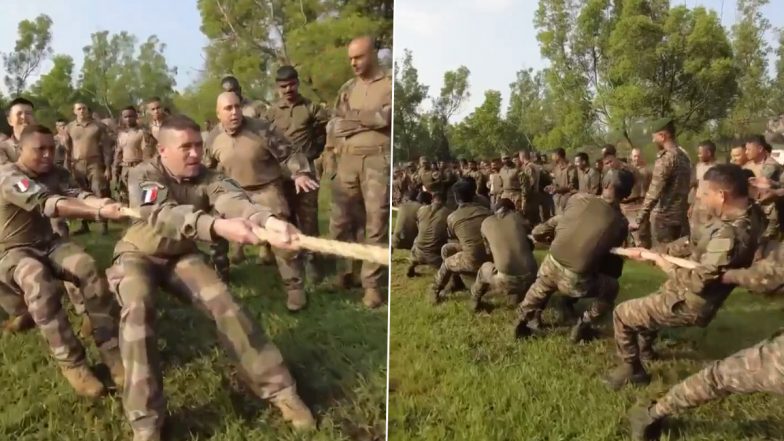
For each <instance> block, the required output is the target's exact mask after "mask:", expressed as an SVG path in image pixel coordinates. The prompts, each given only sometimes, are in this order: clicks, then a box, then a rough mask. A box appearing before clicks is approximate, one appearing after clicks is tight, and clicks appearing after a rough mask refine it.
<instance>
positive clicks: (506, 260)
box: [471, 198, 536, 312]
mask: <svg viewBox="0 0 784 441" xmlns="http://www.w3.org/2000/svg"><path fill="white" fill-rule="evenodd" d="M528 230H529V228H528V225H527V222H526V220H525V219H524V218H523V215H522V214H521V213H519V212H516V211H515V207H514V204H513V203H512V201H510V200H509V199H505V198H502V199H501V200H499V201H498V204H497V206H496V209H495V213H494V214H493V215H492V216H490V217H487V218H485V220H483V221H482V225H481V227H480V232H481V234H482V239H483V240H484V244H485V248H486V249H487V253H488V255H489V256H490V257H491V258H492V261H491V262H485V263H483V264H482V266H481V267H479V271H478V272H477V273H476V281H475V282H474V285H473V286H472V287H471V298H472V299H473V303H474V305H473V306H474V311H475V312H476V311H480V310H482V309H483V308H484V307H483V304H482V297H483V296H484V295H485V293H486V292H487V291H490V290H493V291H496V292H498V293H499V294H503V295H505V296H506V298H507V300H508V304H509V306H511V307H514V306H515V305H517V304H518V303H519V302H520V299H521V298H522V296H523V294H524V293H525V292H527V291H528V288H530V287H531V284H532V283H533V282H534V280H535V279H536V258H535V257H534V253H533V249H534V246H533V245H534V244H533V243H532V242H531V240H530V239H529V238H528Z"/></svg>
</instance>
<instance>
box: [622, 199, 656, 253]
mask: <svg viewBox="0 0 784 441" xmlns="http://www.w3.org/2000/svg"><path fill="white" fill-rule="evenodd" d="M641 208H642V204H641V203H640V202H632V203H629V204H623V205H621V211H622V212H623V214H624V216H626V219H627V220H628V221H629V222H630V223H631V222H634V221H635V220H636V219H637V213H639V211H640V209H641ZM629 234H630V235H631V241H633V244H631V245H630V246H636V247H642V248H648V249H650V248H651V247H652V246H653V235H652V233H651V221H650V219H647V218H646V219H644V220H643V221H642V222H640V225H639V228H638V229H637V231H633V232H630V233H629Z"/></svg>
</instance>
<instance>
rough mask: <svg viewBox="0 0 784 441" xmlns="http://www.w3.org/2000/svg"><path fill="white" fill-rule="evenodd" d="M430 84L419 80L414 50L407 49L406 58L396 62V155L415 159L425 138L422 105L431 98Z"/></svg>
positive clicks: (405, 158) (401, 157) (404, 53)
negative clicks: (414, 63)
mask: <svg viewBox="0 0 784 441" xmlns="http://www.w3.org/2000/svg"><path fill="white" fill-rule="evenodd" d="M427 92H428V87H427V86H425V85H424V84H421V83H420V82H419V73H418V72H417V70H416V68H415V67H414V65H413V57H412V55H411V51H410V50H408V49H406V50H405V51H404V52H403V60H402V61H400V62H398V63H397V65H396V66H395V102H394V107H395V131H394V133H393V137H394V139H393V144H394V146H395V157H396V158H400V159H402V160H408V159H411V158H412V157H413V156H414V155H413V152H414V151H415V149H416V148H417V145H418V141H421V139H420V138H421V136H422V134H423V128H422V124H421V114H420V106H421V104H422V102H423V101H424V100H425V98H427Z"/></svg>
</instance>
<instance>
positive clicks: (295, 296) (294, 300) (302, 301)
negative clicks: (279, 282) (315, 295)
mask: <svg viewBox="0 0 784 441" xmlns="http://www.w3.org/2000/svg"><path fill="white" fill-rule="evenodd" d="M307 305H308V296H307V295H306V294H305V291H304V290H302V289H292V290H291V291H289V292H288V299H287V300H286V308H288V310H289V311H290V312H297V311H299V310H301V309H303V308H305V306H307Z"/></svg>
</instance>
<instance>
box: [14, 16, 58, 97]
mask: <svg viewBox="0 0 784 441" xmlns="http://www.w3.org/2000/svg"><path fill="white" fill-rule="evenodd" d="M51 28H52V19H51V18H49V16H48V15H39V16H38V17H36V18H35V20H33V21H30V20H23V21H21V22H19V38H18V39H17V40H16V45H15V46H14V51H13V52H11V53H9V54H3V64H4V65H5V71H6V75H5V77H4V81H5V85H6V87H8V90H9V91H10V92H11V94H12V95H21V94H22V92H23V91H24V90H25V88H26V87H27V81H28V80H29V79H30V76H31V75H33V74H34V73H35V72H37V71H38V68H39V67H40V66H41V63H42V62H43V61H44V60H45V59H46V58H48V57H49V56H50V55H51V54H52V47H51V44H52V31H51Z"/></svg>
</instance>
